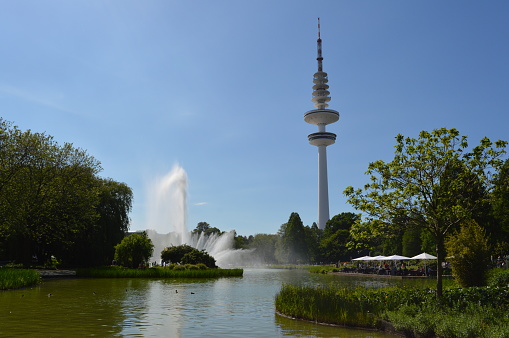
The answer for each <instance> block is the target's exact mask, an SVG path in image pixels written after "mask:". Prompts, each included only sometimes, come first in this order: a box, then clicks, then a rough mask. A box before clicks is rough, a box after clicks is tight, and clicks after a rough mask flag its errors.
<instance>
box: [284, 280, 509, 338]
mask: <svg viewBox="0 0 509 338" xmlns="http://www.w3.org/2000/svg"><path fill="white" fill-rule="evenodd" d="M275 305H276V312H277V313H280V314H283V315H285V316H289V317H292V318H297V319H303V320H307V321H313V322H317V323H327V324H333V325H339V326H348V327H357V328H369V329H379V330H383V329H384V328H387V327H388V324H389V326H390V327H392V328H394V329H395V330H396V331H397V332H398V333H399V334H402V335H405V336H409V337H412V336H415V337H419V336H421V337H486V338H487V337H490V338H491V337H509V286H504V287H477V288H468V289H463V288H450V289H447V290H444V297H443V299H441V300H437V299H436V297H435V290H433V289H427V288H426V289H425V288H421V289H409V288H383V289H364V288H356V289H348V288H332V287H309V286H298V285H290V284H286V285H283V287H282V289H281V291H280V292H279V293H278V294H277V295H276V297H275Z"/></svg>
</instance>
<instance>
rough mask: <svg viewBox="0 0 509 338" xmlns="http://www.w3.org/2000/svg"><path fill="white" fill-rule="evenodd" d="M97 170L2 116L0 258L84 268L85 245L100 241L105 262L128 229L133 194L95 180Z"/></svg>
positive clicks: (82, 156)
mask: <svg viewBox="0 0 509 338" xmlns="http://www.w3.org/2000/svg"><path fill="white" fill-rule="evenodd" d="M101 170H102V168H101V166H100V163H99V161H97V160H96V159H95V158H93V157H92V156H90V155H88V154H87V152H86V151H84V150H83V149H80V148H76V147H74V146H73V145H72V144H70V143H64V144H63V145H60V144H58V143H57V142H56V141H54V139H53V137H51V136H48V135H46V134H44V133H35V132H32V131H30V130H27V131H21V130H20V129H18V128H17V127H16V126H13V125H12V123H10V122H7V121H5V120H3V119H1V118H0V259H7V260H14V261H17V262H19V263H24V264H26V265H28V264H32V263H34V262H36V263H37V264H44V263H45V262H46V261H47V260H49V258H50V257H51V256H55V257H57V258H58V259H59V260H63V261H64V263H66V264H86V263H87V262H86V261H87V260H88V261H89V260H91V259H92V260H93V258H92V257H91V256H90V255H89V254H90V251H89V250H90V248H92V247H94V245H95V248H96V249H101V250H102V249H103V248H99V246H98V243H104V245H108V246H109V248H108V250H106V251H101V255H103V257H102V258H104V257H105V256H107V259H109V261H110V262H111V259H112V258H113V246H114V245H115V244H117V243H118V242H120V240H121V239H122V237H123V235H124V234H125V232H126V231H127V228H128V225H129V220H128V212H129V211H130V208H131V199H132V192H131V190H130V189H129V187H127V186H126V185H125V184H121V183H117V182H114V181H112V180H103V179H101V178H99V177H98V173H99V172H100V171H101ZM115 191H116V192H115ZM114 214H115V215H114Z"/></svg>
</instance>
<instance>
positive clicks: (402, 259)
mask: <svg viewBox="0 0 509 338" xmlns="http://www.w3.org/2000/svg"><path fill="white" fill-rule="evenodd" d="M436 259H437V258H436V257H435V256H433V255H430V254H427V253H425V252H423V253H421V254H419V255H417V256H414V257H406V256H400V255H392V256H375V257H371V256H363V257H358V258H354V259H352V261H354V263H356V264H354V266H350V267H347V266H344V267H343V268H342V269H341V272H349V273H362V274H372V275H373V274H374V275H385V276H416V277H418V276H436V269H435V268H434V264H430V266H429V267H428V264H426V262H427V261H428V260H436ZM412 260H414V261H415V260H423V261H424V262H425V264H424V267H423V266H418V267H408V265H407V264H406V263H407V262H406V261H412Z"/></svg>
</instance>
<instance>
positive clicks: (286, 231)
mask: <svg viewBox="0 0 509 338" xmlns="http://www.w3.org/2000/svg"><path fill="white" fill-rule="evenodd" d="M278 235H279V238H278V243H277V246H276V258H277V259H278V261H279V262H280V263H291V264H296V263H304V262H308V261H309V248H308V246H307V240H306V232H305V229H304V224H303V223H302V221H301V219H300V216H299V214H298V213H296V212H292V214H291V215H290V218H289V219H288V223H285V224H283V225H282V226H281V228H280V229H279V232H278Z"/></svg>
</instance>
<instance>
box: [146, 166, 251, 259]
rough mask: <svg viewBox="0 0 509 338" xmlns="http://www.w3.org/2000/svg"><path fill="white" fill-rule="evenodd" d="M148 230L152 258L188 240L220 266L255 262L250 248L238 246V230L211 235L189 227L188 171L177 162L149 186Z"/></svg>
mask: <svg viewBox="0 0 509 338" xmlns="http://www.w3.org/2000/svg"><path fill="white" fill-rule="evenodd" d="M147 222H148V223H147V228H148V230H147V234H148V236H149V238H150V239H151V240H152V243H153V244H154V253H153V258H152V261H159V259H160V254H161V251H162V250H163V249H164V248H166V247H169V246H171V245H181V244H188V245H190V246H192V247H194V248H196V249H198V250H205V251H207V253H209V254H210V255H211V256H213V257H214V258H215V259H216V264H217V265H218V266H220V267H227V266H231V265H246V264H252V259H251V257H250V255H249V253H250V252H251V251H249V250H235V249H234V239H235V232H234V231H229V232H225V233H223V234H212V235H210V236H208V235H205V234H204V233H202V234H193V233H191V232H189V230H188V229H187V174H186V172H185V170H184V169H183V168H182V167H181V166H179V165H175V166H174V167H173V169H172V170H171V171H170V172H169V173H168V174H166V175H164V176H162V177H160V178H158V179H157V180H155V181H154V182H153V183H152V185H151V186H150V188H149V189H148V208H147Z"/></svg>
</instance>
